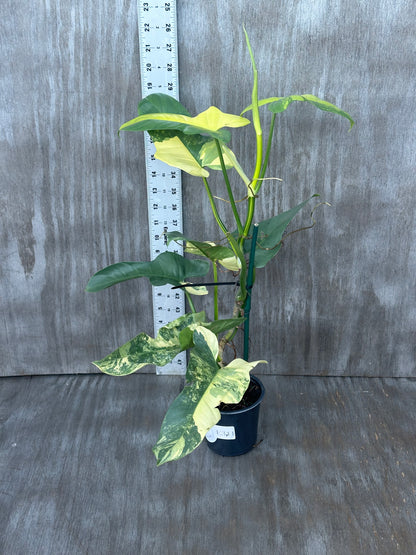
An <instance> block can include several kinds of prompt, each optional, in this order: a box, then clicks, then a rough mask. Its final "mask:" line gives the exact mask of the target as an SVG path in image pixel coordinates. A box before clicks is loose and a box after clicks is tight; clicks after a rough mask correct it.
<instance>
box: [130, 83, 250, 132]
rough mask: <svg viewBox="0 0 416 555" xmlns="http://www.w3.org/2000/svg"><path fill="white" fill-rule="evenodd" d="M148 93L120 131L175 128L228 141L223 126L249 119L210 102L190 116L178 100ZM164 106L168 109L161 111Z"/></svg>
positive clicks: (239, 125)
mask: <svg viewBox="0 0 416 555" xmlns="http://www.w3.org/2000/svg"><path fill="white" fill-rule="evenodd" d="M151 97H152V98H151V99H150V100H148V99H147V101H146V99H144V101H142V102H143V104H142V103H140V104H139V109H138V112H139V116H138V117H137V118H134V119H132V120H130V121H128V122H126V123H124V124H123V125H122V126H121V127H120V131H153V130H176V131H181V132H182V133H185V134H186V135H209V136H210V137H213V138H216V139H220V140H222V141H224V142H228V141H229V140H230V133H229V131H227V130H224V129H223V128H224V127H243V126H245V125H248V124H249V123H250V120H248V119H247V118H243V117H241V116H238V115H235V114H227V113H225V112H222V111H221V110H219V109H218V108H216V107H215V106H210V107H209V108H208V109H207V110H205V111H204V112H201V113H200V114H198V115H197V116H195V117H191V116H189V115H188V112H187V111H186V109H185V108H184V107H183V106H182V105H181V104H180V103H179V102H177V101H175V102H172V101H171V100H168V99H169V98H170V97H169V96H168V95H162V94H158V95H151ZM165 97H168V98H165ZM145 101H146V102H145ZM165 108H167V111H162V110H163V109H165ZM172 109H173V111H171V110H172ZM150 110H155V111H154V112H150Z"/></svg>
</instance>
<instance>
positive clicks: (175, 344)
mask: <svg viewBox="0 0 416 555" xmlns="http://www.w3.org/2000/svg"><path fill="white" fill-rule="evenodd" d="M204 319H205V313H204V312H198V313H196V314H185V315H184V316H180V317H179V318H177V319H176V320H174V321H173V322H170V323H169V324H167V325H166V326H163V327H162V328H160V330H159V333H158V334H157V336H156V337H155V338H153V337H150V336H149V335H147V334H146V333H140V334H139V335H138V336H137V337H134V338H133V339H131V340H130V341H127V343H125V344H124V345H122V346H121V347H119V348H118V349H116V350H115V351H113V352H112V353H111V354H109V355H107V356H106V357H104V358H103V359H101V360H97V361H96V362H94V363H93V364H95V366H97V368H99V370H101V372H104V374H110V375H111V376H127V375H129V374H132V373H133V372H137V370H140V368H142V367H143V366H146V365H147V364H156V365H157V366H165V364H168V363H169V362H171V361H172V360H173V359H174V358H175V357H176V355H178V354H179V353H181V352H182V351H184V350H186V349H188V348H189V347H191V346H192V336H191V335H189V334H183V333H181V332H182V331H183V330H185V329H186V328H188V327H189V326H191V325H195V324H198V323H201V322H203V321H204Z"/></svg>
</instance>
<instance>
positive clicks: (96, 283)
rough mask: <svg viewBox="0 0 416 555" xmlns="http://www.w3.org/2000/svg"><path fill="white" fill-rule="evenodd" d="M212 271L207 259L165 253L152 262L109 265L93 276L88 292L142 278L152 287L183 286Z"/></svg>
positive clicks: (87, 288)
mask: <svg viewBox="0 0 416 555" xmlns="http://www.w3.org/2000/svg"><path fill="white" fill-rule="evenodd" d="M209 268H210V264H209V262H207V261H206V260H189V259H187V258H184V257H183V256H181V255H179V254H176V253H174V252H163V253H161V254H159V255H158V256H157V257H156V258H155V259H154V260H152V261H151V262H118V263H117V264H112V265H111V266H107V267H106V268H104V269H102V270H100V271H99V272H97V273H96V274H94V275H93V276H92V278H91V279H90V280H89V282H88V285H87V287H86V291H88V292H96V291H101V290H102V289H106V288H107V287H110V286H112V285H115V284H116V283H121V282H122V281H127V280H129V279H135V278H140V277H147V278H148V279H149V281H150V283H151V284H152V285H166V284H167V283H170V284H171V285H180V284H181V283H183V282H184V281H187V280H188V278H190V277H194V276H204V275H205V274H207V273H208V271H209Z"/></svg>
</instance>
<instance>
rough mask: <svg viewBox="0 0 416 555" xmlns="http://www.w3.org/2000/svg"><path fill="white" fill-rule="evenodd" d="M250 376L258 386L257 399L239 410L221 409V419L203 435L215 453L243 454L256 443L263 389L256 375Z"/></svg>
mask: <svg viewBox="0 0 416 555" xmlns="http://www.w3.org/2000/svg"><path fill="white" fill-rule="evenodd" d="M250 378H251V381H253V382H255V383H256V384H258V385H259V386H260V389H261V391H260V395H259V397H258V399H257V400H256V401H255V402H254V403H253V404H252V405H251V406H249V407H247V408H244V409H241V410H236V411H230V412H228V411H227V412H223V411H221V420H220V421H219V422H218V423H217V424H216V425H215V426H213V428H211V430H210V431H209V432H208V433H207V435H206V436H205V437H206V441H207V443H208V447H209V448H210V449H211V450H212V451H214V452H215V453H217V455H222V456H223V457H236V456H238V455H244V453H247V452H248V451H251V449H253V447H254V446H255V445H256V443H257V426H258V421H259V411H260V403H261V402H262V400H263V397H264V393H265V390H264V386H263V384H262V383H261V381H260V380H259V379H258V378H257V377H255V376H251V377H250Z"/></svg>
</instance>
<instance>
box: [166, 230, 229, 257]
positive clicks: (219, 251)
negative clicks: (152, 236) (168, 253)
mask: <svg viewBox="0 0 416 555" xmlns="http://www.w3.org/2000/svg"><path fill="white" fill-rule="evenodd" d="M167 239H168V244H169V243H170V242H171V241H185V243H186V246H185V250H186V252H187V253H189V254H195V255H197V256H205V257H206V258H209V260H212V261H213V262H221V261H222V260H227V259H230V258H235V257H234V253H233V251H232V250H231V249H230V248H228V247H224V246H222V245H216V244H215V243H214V242H212V241H194V240H193V239H188V238H187V237H185V235H183V234H182V233H179V232H176V231H169V232H168V233H167Z"/></svg>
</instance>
